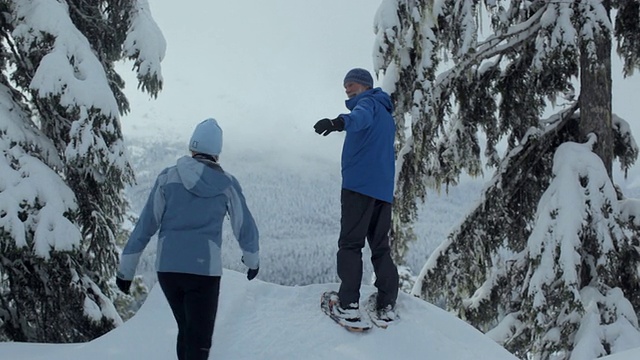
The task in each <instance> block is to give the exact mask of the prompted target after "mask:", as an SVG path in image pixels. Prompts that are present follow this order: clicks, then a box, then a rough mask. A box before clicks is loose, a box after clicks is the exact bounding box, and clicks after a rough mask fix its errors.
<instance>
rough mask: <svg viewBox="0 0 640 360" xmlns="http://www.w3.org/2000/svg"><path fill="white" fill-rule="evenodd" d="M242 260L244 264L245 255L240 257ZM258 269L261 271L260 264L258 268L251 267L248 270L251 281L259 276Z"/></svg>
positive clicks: (248, 277)
mask: <svg viewBox="0 0 640 360" xmlns="http://www.w3.org/2000/svg"><path fill="white" fill-rule="evenodd" d="M240 261H242V263H243V264H244V256H243V257H241V258H240ZM245 265H246V264H245ZM258 271H260V267H259V266H258V267H257V268H256V269H249V270H248V271H247V279H248V280H249V281H251V280H253V279H254V278H255V277H256V276H258Z"/></svg>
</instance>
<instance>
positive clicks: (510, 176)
mask: <svg viewBox="0 0 640 360" xmlns="http://www.w3.org/2000/svg"><path fill="white" fill-rule="evenodd" d="M639 8H640V1H637V0H627V1H609V0H604V1H603V0H575V1H565V0H558V1H554V0H551V1H549V0H544V1H542V0H537V1H536V0H534V1H524V0H510V1H507V0H484V1H466V0H432V1H427V0H423V1H419V0H385V1H383V3H382V4H381V6H380V9H379V11H378V14H377V17H376V34H377V44H378V46H377V49H378V51H377V53H376V56H375V59H376V64H375V65H376V69H377V70H381V71H383V72H384V83H383V86H385V87H386V88H387V89H388V90H390V91H391V92H392V97H393V99H394V101H395V103H396V106H397V113H396V119H397V120H398V121H399V122H400V124H402V125H403V126H402V127H400V128H399V129H398V131H399V132H400V133H399V134H398V139H399V143H400V144H399V152H398V168H399V175H398V182H397V193H396V197H397V201H396V207H397V209H396V213H397V214H399V216H397V217H395V218H394V220H395V221H397V222H400V223H399V224H395V225H394V229H400V230H401V231H404V232H405V233H406V229H410V222H411V221H413V220H414V219H415V216H416V202H417V201H419V200H423V201H424V199H425V197H426V191H427V188H429V187H432V188H435V189H439V188H440V187H441V186H443V185H444V186H445V187H446V186H450V185H455V184H456V182H457V181H458V179H459V176H460V174H461V172H463V171H465V172H467V173H469V174H471V175H478V174H481V173H482V166H483V164H486V165H488V166H490V167H494V168H495V173H494V176H493V179H492V180H491V181H490V183H489V184H488V185H487V186H486V188H485V191H484V193H483V198H482V201H481V202H480V203H479V205H478V206H477V207H476V208H475V209H473V211H471V212H470V213H469V215H468V216H467V217H466V218H465V219H464V220H463V221H462V222H461V224H460V225H459V226H458V227H457V229H455V231H454V232H453V233H452V234H450V236H449V237H448V239H446V241H444V242H443V243H442V245H441V246H440V247H439V248H438V249H437V250H436V251H435V253H434V254H433V255H432V256H431V257H430V259H429V260H428V262H427V263H426V264H425V267H424V268H423V270H422V272H421V273H420V275H419V276H418V282H417V283H416V286H415V287H414V289H413V292H414V293H415V294H416V295H419V296H422V297H423V298H425V299H428V300H429V301H432V302H435V303H438V304H442V305H443V306H444V307H446V308H448V309H450V310H452V311H455V312H457V313H458V315H459V316H460V317H461V318H463V319H465V320H467V321H469V322H470V323H471V324H473V325H474V326H476V327H478V328H479V329H481V330H483V331H485V332H489V334H490V335H491V336H492V337H494V338H495V339H496V340H497V341H499V342H500V343H502V344H503V345H504V346H505V347H507V348H508V349H509V350H511V351H512V352H514V353H515V354H516V355H518V356H519V357H521V358H531V357H532V358H540V359H547V358H550V357H551V356H555V357H557V358H594V357H598V356H601V355H604V354H609V353H612V352H615V351H619V350H621V349H624V348H625V347H628V346H633V345H635V346H639V345H640V332H639V328H638V320H637V317H638V311H640V285H639V283H638V281H639V280H640V274H639V272H638V269H639V266H640V254H639V253H638V249H639V248H638V232H637V226H636V225H635V224H634V223H633V221H636V220H635V219H636V216H637V212H633V211H630V210H629V209H634V207H633V206H631V207H629V206H628V205H625V204H629V203H630V202H629V200H623V199H622V194H620V193H619V192H618V191H616V190H615V187H614V185H613V181H612V176H611V173H612V163H613V160H614V158H617V159H618V161H619V163H620V165H621V167H622V168H623V170H625V171H626V170H627V169H628V168H629V167H630V166H631V165H632V164H633V162H634V161H635V160H636V157H637V155H638V148H637V146H636V144H635V141H634V139H633V137H632V136H631V133H630V131H629V127H628V124H627V123H626V122H625V121H624V120H622V119H619V118H616V117H615V116H613V115H612V110H611V59H610V57H611V48H612V38H613V37H614V36H615V37H616V39H617V41H618V47H617V49H618V54H619V55H620V56H621V57H622V58H623V59H624V61H625V68H624V70H625V74H628V75H630V74H632V72H633V69H634V68H637V67H638V66H639V65H640V62H639V61H638V58H639V55H640V46H639V44H640V41H639V39H640V37H639V36H638V29H639V27H640V11H639ZM612 10H614V11H613V12H612ZM483 11H486V13H483ZM611 14H615V17H616V18H615V22H614V23H615V26H614V23H612V21H611V19H610V16H611ZM485 19H486V22H487V23H486V24H485V23H483V21H482V20H485ZM483 35H486V36H485V37H484V38H483ZM576 83H578V84H579V85H580V86H579V94H578V96H577V97H576V96H575V92H576V89H575V88H574V84H576ZM549 105H554V106H555V107H556V108H560V110H559V111H558V113H557V114H555V115H553V116H551V117H549V118H548V119H542V115H543V113H544V112H545V111H546V110H547V109H548V108H549ZM402 121H405V122H407V124H406V125H405V123H404V122H402ZM405 133H406V136H405ZM479 134H483V135H484V136H485V138H486V141H485V143H484V157H482V154H481V146H480V145H481V141H480V137H479ZM502 143H504V144H505V146H506V151H505V152H504V153H503V154H502V155H501V154H499V152H498V145H499V144H502ZM631 203H633V202H631ZM400 235H403V233H402V232H400ZM394 241H396V242H399V243H403V242H405V241H406V239H405V238H402V237H400V238H394ZM402 246H405V247H406V245H402ZM398 247H399V245H396V248H398Z"/></svg>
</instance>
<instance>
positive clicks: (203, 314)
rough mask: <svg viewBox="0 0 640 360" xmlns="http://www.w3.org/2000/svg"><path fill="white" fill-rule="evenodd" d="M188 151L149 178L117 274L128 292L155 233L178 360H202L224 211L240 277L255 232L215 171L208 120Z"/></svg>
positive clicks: (215, 136)
mask: <svg viewBox="0 0 640 360" xmlns="http://www.w3.org/2000/svg"><path fill="white" fill-rule="evenodd" d="M189 150H191V154H192V156H190V157H189V156H184V157H182V158H180V159H178V162H177V164H176V165H174V166H171V167H169V168H166V169H164V170H163V171H162V172H161V173H160V175H158V178H157V180H156V182H155V185H154V186H153V189H152V190H151V193H150V194H149V199H148V200H147V203H146V205H145V207H144V208H143V210H142V213H141V214H140V219H139V220H138V223H137V224H136V226H135V228H134V229H133V232H132V233H131V236H130V237H129V241H128V242H127V245H126V246H125V248H124V250H123V252H122V257H121V259H120V266H119V268H118V274H117V278H116V284H117V285H118V288H120V290H121V291H123V292H125V293H128V292H129V288H130V286H131V281H132V279H133V277H134V275H135V271H136V267H137V266H138V262H139V260H140V255H142V251H143V250H144V248H145V247H146V246H147V244H148V243H149V240H150V239H151V236H153V235H154V234H155V233H156V232H158V251H157V256H156V269H157V271H158V282H159V283H160V287H161V288H162V291H163V292H164V295H165V296H166V298H167V301H168V302H169V305H170V307H171V310H172V312H173V315H174V317H175V319H176V322H177V323H178V339H177V345H176V350H177V353H178V359H179V360H185V359H188V360H195V359H203V360H204V359H208V358H209V349H210V348H211V342H212V335H213V328H214V324H215V319H216V312H217V308H218V296H219V291H220V277H221V276H222V261H221V255H220V248H221V245H222V223H223V220H224V217H225V215H226V214H227V213H228V214H229V218H230V220H231V228H232V230H233V233H234V235H235V237H236V239H237V240H238V243H239V244H240V248H241V249H242V252H243V256H242V261H243V262H244V264H245V265H246V266H247V267H248V268H249V271H248V272H247V278H248V279H249V280H252V279H253V278H254V277H256V275H257V274H258V269H259V266H258V265H259V251H258V229H257V227H256V224H255V221H254V220H253V217H252V215H251V212H250V211H249V209H248V207H247V204H246V202H245V198H244V196H243V195H242V189H241V188H240V184H239V183H238V181H237V180H236V179H235V177H233V176H232V175H231V174H229V173H227V172H225V171H224V170H222V168H221V167H220V165H219V164H218V157H219V155H220V151H221V150H222V130H221V129H220V126H218V123H217V122H216V120H214V119H207V120H204V121H203V122H201V123H200V124H198V125H197V126H196V128H195V130H194V132H193V135H192V136H191V141H190V143H189Z"/></svg>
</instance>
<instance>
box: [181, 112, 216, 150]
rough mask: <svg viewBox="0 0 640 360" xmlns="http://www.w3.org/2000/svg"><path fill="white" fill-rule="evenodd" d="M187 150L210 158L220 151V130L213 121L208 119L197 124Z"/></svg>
mask: <svg viewBox="0 0 640 360" xmlns="http://www.w3.org/2000/svg"><path fill="white" fill-rule="evenodd" d="M189 150H191V151H193V152H195V153H200V154H206V155H211V156H219V155H220V151H222V129H221V128H220V125H218V122H217V121H216V120H215V119H212V118H209V119H207V120H204V121H203V122H201V123H200V124H198V125H197V126H196V128H195V130H193V135H191V140H189Z"/></svg>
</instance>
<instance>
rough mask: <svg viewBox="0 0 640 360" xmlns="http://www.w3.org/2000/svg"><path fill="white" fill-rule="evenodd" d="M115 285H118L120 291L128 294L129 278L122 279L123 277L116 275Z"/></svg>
mask: <svg viewBox="0 0 640 360" xmlns="http://www.w3.org/2000/svg"><path fill="white" fill-rule="evenodd" d="M116 285H117V286H118V289H120V291H122V292H123V293H125V294H127V295H129V289H130V288H131V280H124V279H120V278H119V277H116Z"/></svg>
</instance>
